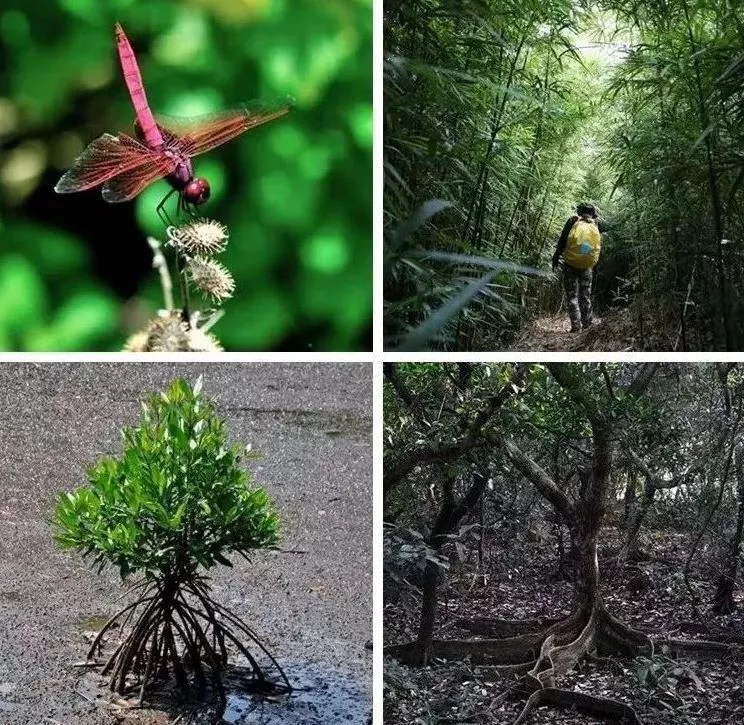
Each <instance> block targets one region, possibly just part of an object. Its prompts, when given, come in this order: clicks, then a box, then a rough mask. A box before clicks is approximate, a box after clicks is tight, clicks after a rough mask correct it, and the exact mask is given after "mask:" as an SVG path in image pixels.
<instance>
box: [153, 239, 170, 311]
mask: <svg viewBox="0 0 744 725" xmlns="http://www.w3.org/2000/svg"><path fill="white" fill-rule="evenodd" d="M147 243H148V244H149V245H150V249H152V266H153V268H154V269H157V270H158V274H159V275H160V286H161V287H162V288H163V300H164V302H165V309H166V310H168V311H169V312H170V311H171V310H173V309H174V307H173V280H172V279H171V276H170V270H169V269H168V262H167V261H166V259H165V255H164V254H163V251H162V245H161V244H160V242H159V241H158V240H157V239H155V237H147Z"/></svg>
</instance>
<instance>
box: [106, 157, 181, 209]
mask: <svg viewBox="0 0 744 725" xmlns="http://www.w3.org/2000/svg"><path fill="white" fill-rule="evenodd" d="M166 158H167V157H166ZM171 171H173V169H172V168H170V169H169V170H166V171H165V172H164V171H163V161H162V159H160V158H157V159H153V160H152V161H150V162H148V163H146V164H143V165H142V166H138V167H137V168H136V169H133V170H132V171H125V172H124V173H123V174H119V175H118V176H114V177H113V178H111V179H109V180H108V181H107V182H106V183H104V185H103V188H102V189H101V194H102V195H103V198H104V199H105V200H106V201H109V202H112V203H117V202H120V201H129V200H130V199H134V197H135V196H137V194H139V193H140V192H141V191H142V190H143V189H144V188H145V187H146V186H149V185H150V184H152V182H153V181H157V180H158V179H162V178H163V177H164V176H166V175H167V174H169V173H170V172H171Z"/></svg>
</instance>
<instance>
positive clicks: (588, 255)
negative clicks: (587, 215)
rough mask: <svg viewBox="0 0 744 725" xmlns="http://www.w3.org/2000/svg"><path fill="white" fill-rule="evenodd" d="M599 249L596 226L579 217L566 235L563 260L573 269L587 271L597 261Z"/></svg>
mask: <svg viewBox="0 0 744 725" xmlns="http://www.w3.org/2000/svg"><path fill="white" fill-rule="evenodd" d="M601 248H602V241H601V238H600V235H599V229H598V228H597V225H596V224H595V223H593V222H589V221H586V219H582V218H581V217H579V219H578V221H577V222H576V223H575V224H574V225H573V227H572V228H571V231H570V232H569V233H568V241H567V242H566V249H565V251H564V252H563V259H565V260H566V264H570V265H571V266H572V267H574V268H575V269H589V268H591V267H593V266H594V265H595V264H596V263H597V261H598V260H599V251H600V249H601Z"/></svg>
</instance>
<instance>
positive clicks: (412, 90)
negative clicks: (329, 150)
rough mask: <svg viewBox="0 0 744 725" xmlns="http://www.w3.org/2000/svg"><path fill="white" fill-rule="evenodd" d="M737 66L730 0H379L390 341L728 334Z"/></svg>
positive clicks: (593, 342) (469, 344)
mask: <svg viewBox="0 0 744 725" xmlns="http://www.w3.org/2000/svg"><path fill="white" fill-rule="evenodd" d="M743 83H744V5H742V3H741V2H739V1H738V0H647V1H643V2H641V1H640V0H458V1H456V2H455V1H454V0H385V8H384V82H383V87H384V180H385V191H384V206H385V209H384V230H385V253H384V278H385V279H384V288H385V344H386V347H387V349H391V350H404V351H405V350H423V349H433V350H455V351H457V350H474V351H479V350H482V351H489V350H493V351H497V350H515V351H516V350H626V351H635V350H639V351H640V350H668V351H701V350H702V351H705V350H711V351H714V350H716V351H717V350H722V351H733V350H741V349H742V345H744V327H742V325H741V324H740V323H739V318H740V315H741V313H742V306H743V305H744V274H742V272H744V264H743V262H742V252H741V251H740V249H741V246H742V237H743V236H744V184H743V183H742V182H743V181H744V130H743V129H744V125H742V119H743V118H744V90H743V89H744V86H743V85H742V84H743ZM582 203H588V204H590V205H591V206H592V208H594V209H595V210H596V212H597V217H598V218H599V219H600V220H601V222H602V224H603V226H600V230H601V231H602V246H601V257H600V258H599V262H598V263H597V265H596V268H595V269H594V270H593V272H594V275H593V276H594V279H593V289H592V301H593V306H594V314H595V321H596V322H597V323H598V324H592V325H591V326H589V325H587V324H586V320H584V329H583V330H578V328H577V331H578V332H579V334H571V332H570V331H569V327H568V325H569V318H568V314H567V311H566V304H565V302H564V301H563V286H562V284H561V280H560V269H559V270H558V272H556V271H555V270H554V267H555V265H551V259H553V260H554V261H555V258H554V254H555V253H556V245H557V242H558V239H559V236H560V235H561V230H562V229H563V227H564V224H565V223H566V220H567V219H569V218H570V217H571V215H572V214H573V213H574V210H575V209H576V207H577V205H579V204H582ZM583 314H584V313H583V311H582V315H583ZM589 322H590V323H591V319H590V320H589ZM578 327H580V326H578ZM573 328H574V325H573V318H572V330H573Z"/></svg>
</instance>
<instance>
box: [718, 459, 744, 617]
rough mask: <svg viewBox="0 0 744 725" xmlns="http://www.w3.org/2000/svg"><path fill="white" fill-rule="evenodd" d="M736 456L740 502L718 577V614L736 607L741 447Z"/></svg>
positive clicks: (743, 490) (742, 522)
mask: <svg viewBox="0 0 744 725" xmlns="http://www.w3.org/2000/svg"><path fill="white" fill-rule="evenodd" d="M735 456H736V494H737V504H738V512H737V516H736V531H735V532H734V536H733V538H732V539H731V545H730V547H729V552H728V559H727V561H726V562H725V564H724V571H723V573H722V574H721V576H720V578H719V579H718V586H717V588H716V593H715V596H714V597H713V611H714V612H717V613H718V614H731V613H732V612H733V611H734V610H735V609H736V602H735V601H734V586H735V584H736V574H737V572H738V570H739V556H740V555H741V554H740V552H741V542H742V536H744V461H743V460H742V452H741V449H737V450H736V454H735Z"/></svg>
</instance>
